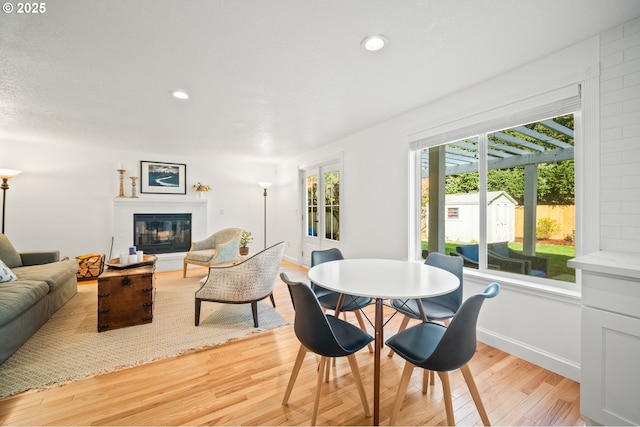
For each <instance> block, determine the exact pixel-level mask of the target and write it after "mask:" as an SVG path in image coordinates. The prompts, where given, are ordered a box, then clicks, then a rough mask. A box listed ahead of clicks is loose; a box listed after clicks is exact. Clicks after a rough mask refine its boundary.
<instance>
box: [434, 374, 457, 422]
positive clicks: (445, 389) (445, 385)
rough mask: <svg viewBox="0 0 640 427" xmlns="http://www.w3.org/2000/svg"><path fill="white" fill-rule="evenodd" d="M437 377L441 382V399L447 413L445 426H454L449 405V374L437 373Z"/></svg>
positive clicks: (450, 404)
mask: <svg viewBox="0 0 640 427" xmlns="http://www.w3.org/2000/svg"><path fill="white" fill-rule="evenodd" d="M438 376H439V377H440V380H441V381H442V397H443V398H444V408H445V410H446V411H447V424H448V425H450V426H455V425H456V420H455V418H454V416H453V403H451V385H450V384H449V373H448V372H438Z"/></svg>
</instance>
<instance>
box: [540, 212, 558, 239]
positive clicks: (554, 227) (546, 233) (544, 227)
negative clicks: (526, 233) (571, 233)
mask: <svg viewBox="0 0 640 427" xmlns="http://www.w3.org/2000/svg"><path fill="white" fill-rule="evenodd" d="M560 230H561V227H560V224H558V221H556V220H555V219H553V218H546V217H545V218H540V219H538V224H537V226H536V236H538V237H540V238H542V239H548V238H549V237H550V236H551V234H553V233H555V232H556V231H560Z"/></svg>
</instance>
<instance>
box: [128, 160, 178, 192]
mask: <svg viewBox="0 0 640 427" xmlns="http://www.w3.org/2000/svg"><path fill="white" fill-rule="evenodd" d="M186 177H187V165H185V164H182V163H164V162H148V161H141V162H140V193H149V194H187V184H186Z"/></svg>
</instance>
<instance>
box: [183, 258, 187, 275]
mask: <svg viewBox="0 0 640 427" xmlns="http://www.w3.org/2000/svg"><path fill="white" fill-rule="evenodd" d="M185 277H187V261H182V278H183V279H184V278H185Z"/></svg>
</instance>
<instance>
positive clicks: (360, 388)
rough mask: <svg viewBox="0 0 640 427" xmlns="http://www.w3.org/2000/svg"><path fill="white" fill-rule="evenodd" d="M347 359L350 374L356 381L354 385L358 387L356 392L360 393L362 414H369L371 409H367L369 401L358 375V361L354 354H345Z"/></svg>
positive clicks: (368, 415)
mask: <svg viewBox="0 0 640 427" xmlns="http://www.w3.org/2000/svg"><path fill="white" fill-rule="evenodd" d="M347 359H348V360H349V365H350V366H351V374H352V375H353V378H354V380H355V382H356V387H357V388H358V393H359V394H360V400H361V401H362V407H363V408H364V415H365V416H367V417H370V416H371V411H370V410H369V402H368V401H367V395H366V393H365V392H364V384H362V378H361V377H360V369H358V362H357V361H356V355H355V354H350V355H349V356H347Z"/></svg>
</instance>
